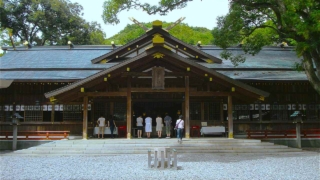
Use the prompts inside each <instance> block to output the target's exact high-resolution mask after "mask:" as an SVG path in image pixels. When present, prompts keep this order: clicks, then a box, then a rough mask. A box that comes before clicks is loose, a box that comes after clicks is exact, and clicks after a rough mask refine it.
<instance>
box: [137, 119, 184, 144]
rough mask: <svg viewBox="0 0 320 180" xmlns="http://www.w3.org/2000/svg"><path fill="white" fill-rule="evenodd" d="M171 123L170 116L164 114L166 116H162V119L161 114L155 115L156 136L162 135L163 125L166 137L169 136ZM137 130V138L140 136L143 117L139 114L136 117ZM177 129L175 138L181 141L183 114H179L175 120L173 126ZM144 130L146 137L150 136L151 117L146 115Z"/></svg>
mask: <svg viewBox="0 0 320 180" xmlns="http://www.w3.org/2000/svg"><path fill="white" fill-rule="evenodd" d="M171 123H172V118H171V117H170V116H169V115H168V114H166V116H165V117H164V119H162V118H161V116H159V115H158V116H157V118H156V131H157V135H158V138H161V135H162V128H163V126H164V125H165V128H166V134H167V137H166V138H171ZM136 125H137V130H138V133H137V134H138V138H141V136H142V130H143V118H142V116H139V117H138V118H137V123H136ZM174 129H176V130H177V138H178V142H179V143H182V133H183V129H184V120H183V116H182V115H180V116H179V119H178V120H177V121H176V125H175V128H174ZM145 132H146V134H147V138H150V134H151V132H152V118H151V117H150V116H147V117H146V118H145Z"/></svg>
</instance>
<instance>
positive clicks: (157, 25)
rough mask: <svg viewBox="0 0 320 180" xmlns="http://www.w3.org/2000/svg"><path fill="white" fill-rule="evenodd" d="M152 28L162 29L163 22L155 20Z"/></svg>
mask: <svg viewBox="0 0 320 180" xmlns="http://www.w3.org/2000/svg"><path fill="white" fill-rule="evenodd" d="M152 27H160V28H162V21H159V20H155V21H153V22H152Z"/></svg>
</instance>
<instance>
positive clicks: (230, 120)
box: [228, 96, 233, 139]
mask: <svg viewBox="0 0 320 180" xmlns="http://www.w3.org/2000/svg"><path fill="white" fill-rule="evenodd" d="M228 138H229V139H233V117H232V96H228Z"/></svg>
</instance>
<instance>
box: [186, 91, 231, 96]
mask: <svg viewBox="0 0 320 180" xmlns="http://www.w3.org/2000/svg"><path fill="white" fill-rule="evenodd" d="M231 94H233V93H232V92H207V91H196V92H190V96H196V97H200V96H229V95H231Z"/></svg>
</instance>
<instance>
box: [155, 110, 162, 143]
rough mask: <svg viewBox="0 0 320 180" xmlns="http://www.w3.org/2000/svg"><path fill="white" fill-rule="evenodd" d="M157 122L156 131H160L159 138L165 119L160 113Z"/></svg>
mask: <svg viewBox="0 0 320 180" xmlns="http://www.w3.org/2000/svg"><path fill="white" fill-rule="evenodd" d="M156 123H157V125H156V131H157V132H158V138H159V139H160V138H161V134H162V127H163V120H162V117H160V116H159V115H158V116H157V118H156Z"/></svg>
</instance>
